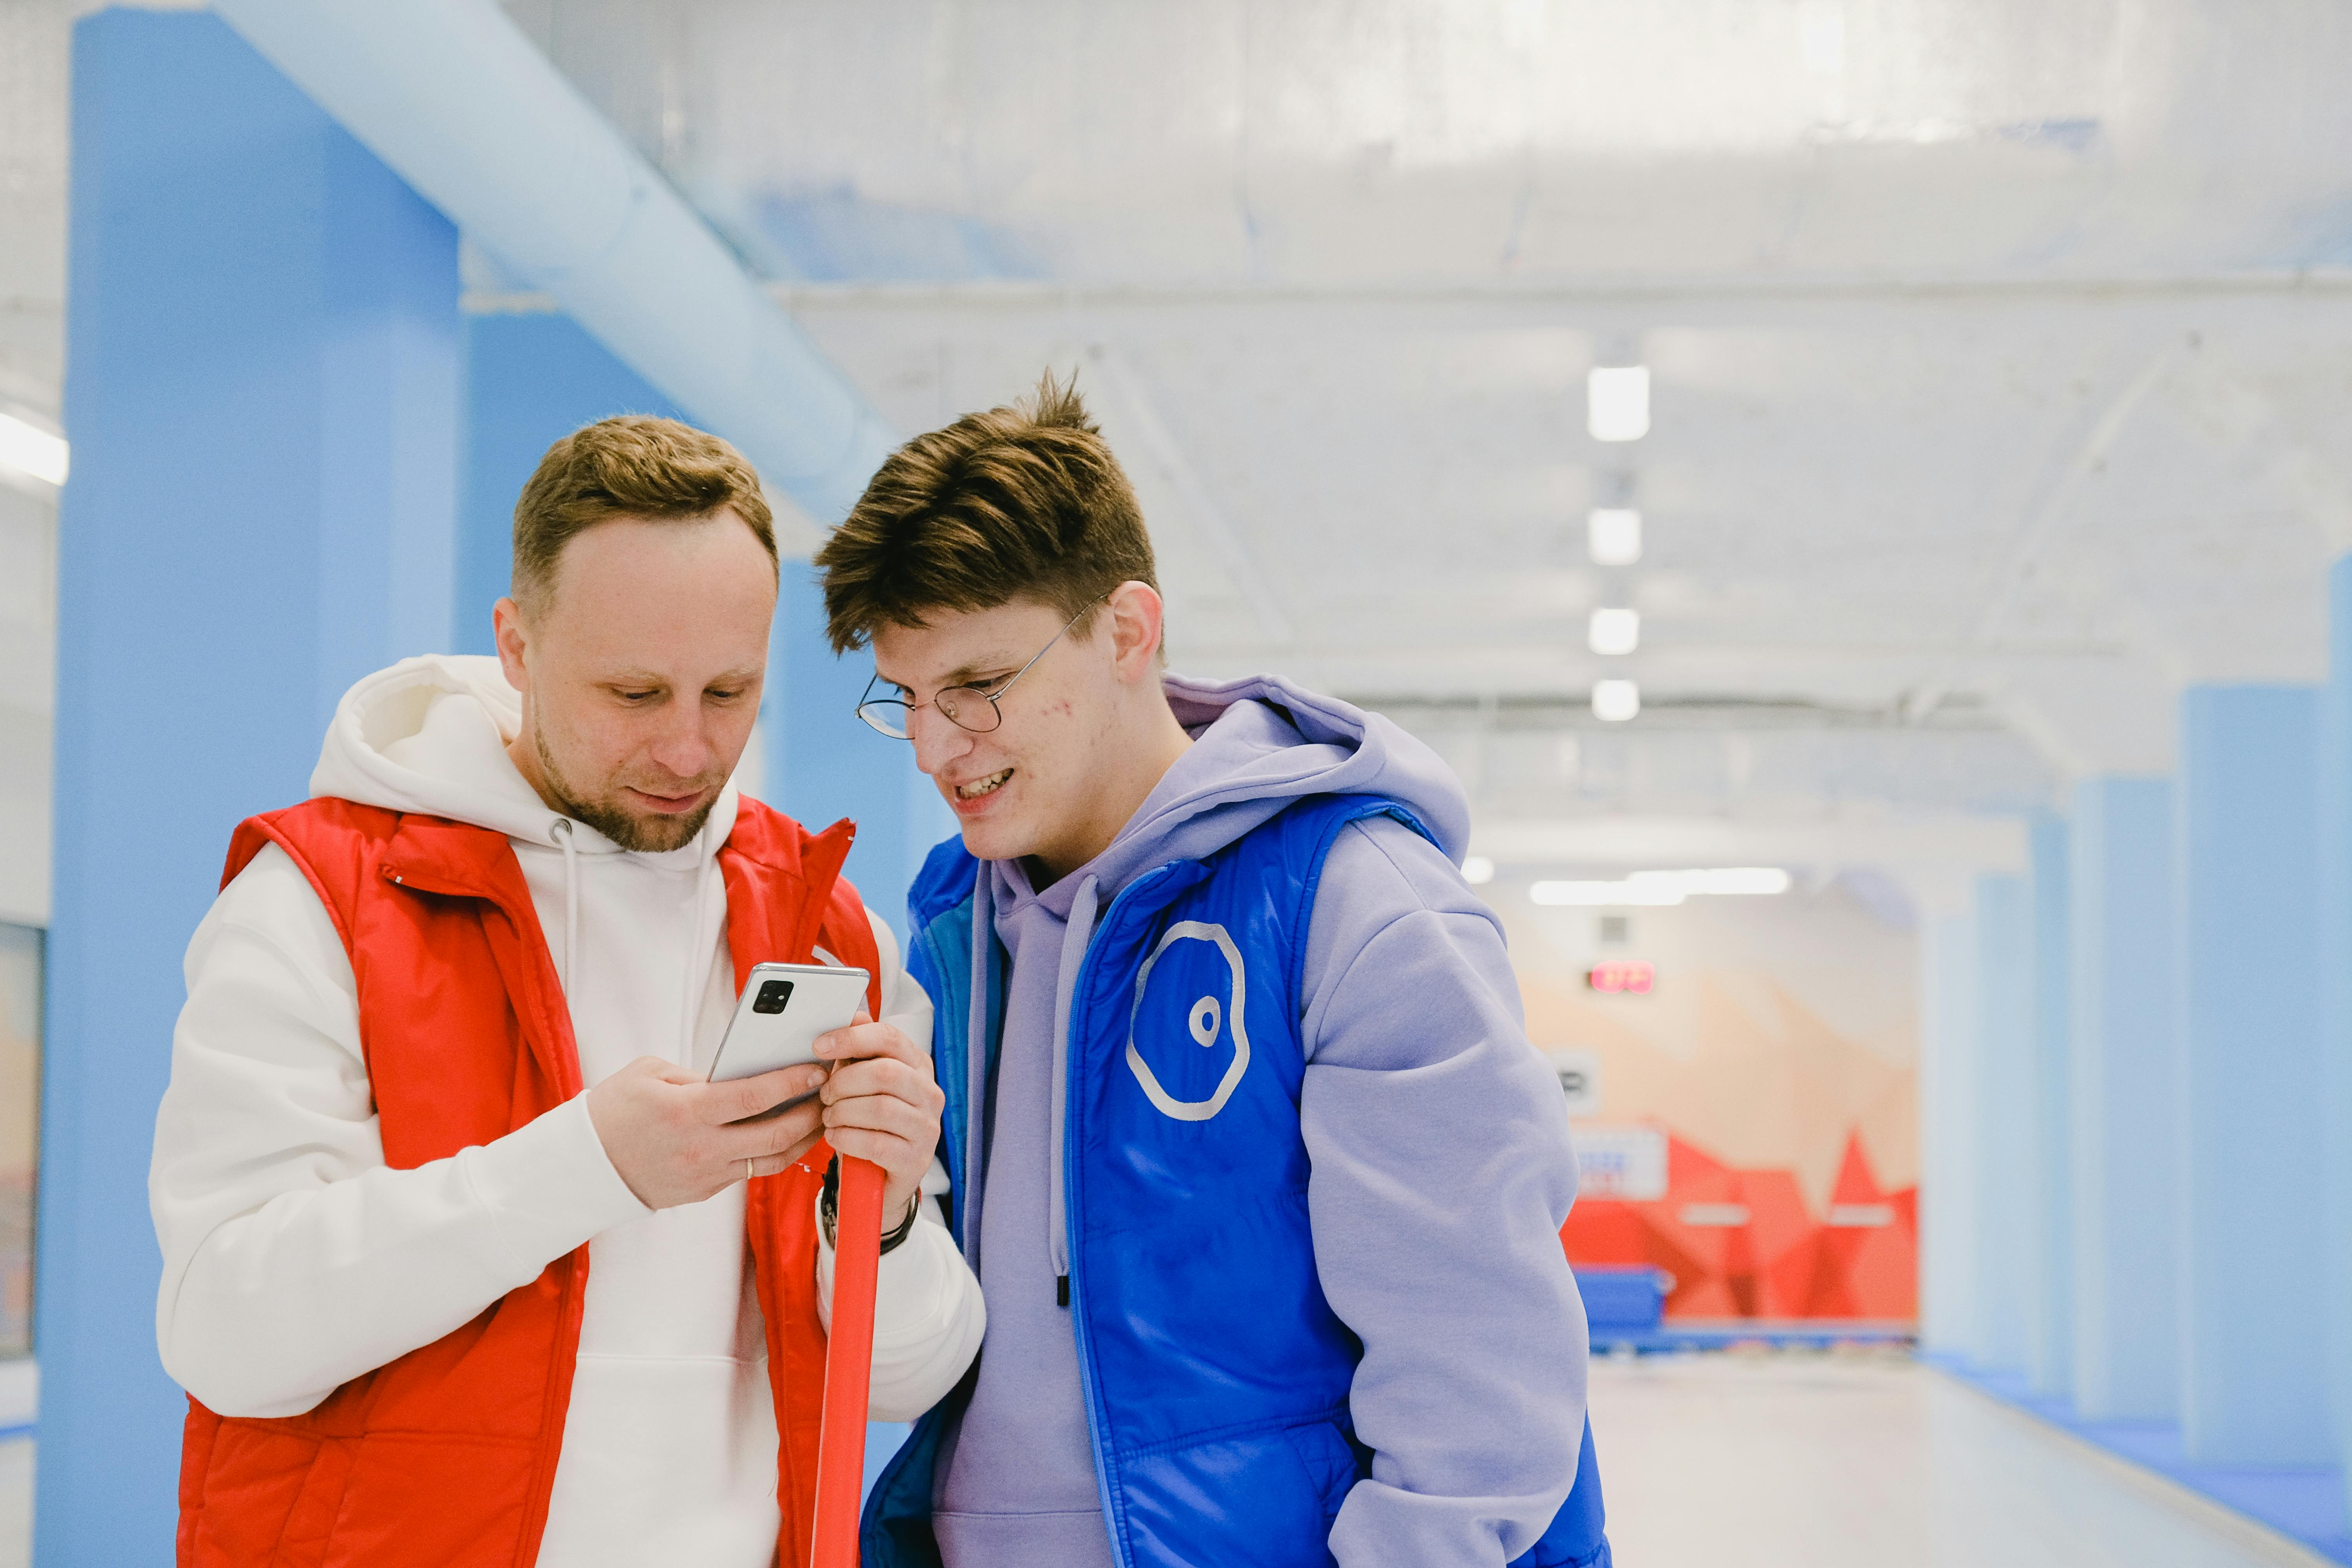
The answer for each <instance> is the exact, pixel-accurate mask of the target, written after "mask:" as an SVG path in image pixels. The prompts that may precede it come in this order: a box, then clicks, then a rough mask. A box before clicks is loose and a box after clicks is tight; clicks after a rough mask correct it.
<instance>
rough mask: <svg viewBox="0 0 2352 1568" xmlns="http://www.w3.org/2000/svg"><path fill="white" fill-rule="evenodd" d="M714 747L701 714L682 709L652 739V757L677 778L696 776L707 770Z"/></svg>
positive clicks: (715, 751)
mask: <svg viewBox="0 0 2352 1568" xmlns="http://www.w3.org/2000/svg"><path fill="white" fill-rule="evenodd" d="M681 706H683V705H681ZM718 750H719V748H718V747H717V746H716V745H714V744H713V743H712V742H711V737H710V735H709V728H708V721H707V720H706V718H705V717H704V715H702V714H700V713H698V712H692V711H682V712H680V713H678V714H677V716H676V717H675V718H673V719H672V721H670V722H669V723H667V724H665V725H664V726H662V732H661V735H660V737H659V738H658V739H656V741H655V742H654V747H653V758H654V761H655V762H656V763H660V764H661V765H662V766H663V767H664V768H665V769H667V771H668V772H670V773H674V774H676V775H677V777H679V778H681V779H691V778H699V777H700V776H701V775H702V774H703V773H706V772H708V771H709V767H710V759H711V758H712V757H713V756H714V755H716V754H717V752H718Z"/></svg>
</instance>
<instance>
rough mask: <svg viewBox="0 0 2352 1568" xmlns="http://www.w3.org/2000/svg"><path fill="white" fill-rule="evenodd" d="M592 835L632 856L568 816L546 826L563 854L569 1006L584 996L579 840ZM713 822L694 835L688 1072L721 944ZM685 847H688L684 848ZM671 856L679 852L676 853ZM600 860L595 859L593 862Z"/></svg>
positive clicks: (683, 1019) (684, 1031) (682, 1051)
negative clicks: (713, 884) (714, 915)
mask: <svg viewBox="0 0 2352 1568" xmlns="http://www.w3.org/2000/svg"><path fill="white" fill-rule="evenodd" d="M583 833H585V834H591V835H593V837H594V842H595V843H596V844H598V845H600V846H602V847H604V848H606V849H608V850H611V851H613V852H616V853H623V854H625V853H628V851H625V850H622V849H621V848H620V846H618V845H616V844H614V843H613V841H612V840H611V839H609V838H606V837H604V836H603V835H601V834H596V833H595V830H594V829H593V828H589V827H584V826H582V825H580V824H579V823H576V822H574V821H572V819H571V818H570V817H568V816H557V817H553V818H551V819H550V820H549V823H548V826H547V838H548V842H549V843H550V844H551V845H552V846H554V847H560V848H561V849H562V851H563V959H562V963H561V964H559V965H558V967H557V970H556V974H557V977H558V978H559V979H560V980H561V981H562V985H563V997H564V1000H565V1001H566V1002H573V1001H576V1000H577V999H578V997H579V985H578V976H579V974H580V973H581V959H582V957H583V950H582V947H581V943H580V877H581V868H582V866H583V858H582V855H581V843H580V837H581V835H582V834H583ZM709 836H710V824H709V822H708V821H706V822H705V823H704V824H703V825H702V828H701V831H700V832H698V833H697V834H696V835H695V837H694V839H693V842H692V844H691V846H690V847H691V848H692V849H693V851H694V929H693V935H692V938H691V940H690V941H689V942H688V945H687V949H686V975H685V983H684V984H683V985H682V986H681V987H680V990H679V994H678V1016H677V1039H678V1051H679V1061H678V1065H679V1066H681V1067H685V1068H692V1067H693V1066H694V1051H695V1037H694V1034H695V1031H694V1025H695V1015H696V1013H697V1011H698V1004H699V1003H700V1001H701V998H702V990H703V987H704V986H705V985H706V984H709V980H708V977H709V973H710V958H709V952H710V948H711V944H712V943H713V942H717V941H718V940H719V933H718V931H716V930H715V929H713V928H712V925H711V921H710V913H709V910H710V879H712V878H713V877H716V876H719V874H720V873H719V857H718V856H717V855H715V854H713V853H710V852H709V851H710V845H709ZM686 847H688V846H684V845H682V846H680V848H686ZM667 853H670V854H676V853H677V850H671V851H668V852H667ZM596 858H598V857H596V856H594V855H591V856H589V857H587V859H588V860H590V861H593V860H594V859H596Z"/></svg>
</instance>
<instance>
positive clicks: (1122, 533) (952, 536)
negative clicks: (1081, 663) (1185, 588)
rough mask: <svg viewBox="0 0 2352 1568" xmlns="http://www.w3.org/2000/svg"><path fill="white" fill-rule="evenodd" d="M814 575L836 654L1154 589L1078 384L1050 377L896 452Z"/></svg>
mask: <svg viewBox="0 0 2352 1568" xmlns="http://www.w3.org/2000/svg"><path fill="white" fill-rule="evenodd" d="M816 566H817V569H818V571H819V572H821V573H822V574H824V615H825V632H826V635H827V636H828V637H831V638H832V639H833V647H834V651H835V653H845V652H846V651H848V650H849V649H851V648H853V647H864V646H865V645H866V643H868V642H870V641H871V640H872V639H873V637H874V633H875V631H876V630H877V628H878V627H881V626H923V625H925V624H927V623H926V622H925V620H924V617H925V616H927V615H929V614H932V613H934V612H937V611H940V610H957V611H971V610H988V609H993V608H995V607H996V606H997V605H1008V604H1011V603H1013V601H1015V600H1018V599H1025V600H1031V601H1034V602H1036V603H1040V604H1046V605H1054V606H1055V607H1056V608H1058V609H1059V610H1061V611H1062V613H1063V614H1064V615H1065V616H1078V614H1079V612H1080V611H1082V610H1086V609H1087V607H1088V606H1089V605H1092V604H1093V603H1094V602H1095V601H1096V600H1097V599H1099V598H1101V597H1102V596H1103V595H1106V594H1108V593H1109V592H1110V591H1111V590H1112V589H1114V588H1116V587H1118V585H1119V584H1121V583H1127V582H1141V583H1149V584H1151V585H1152V587H1154V588H1155V589H1156V588H1158V587H1159V585H1160V579H1159V575H1158V569H1157V568H1156V567H1155V566H1154V565H1153V563H1152V559H1151V536H1150V533H1149V532H1147V531H1145V529H1144V526H1143V511H1142V509H1141V508H1140V507H1139V506H1138V505H1137V504H1136V500H1135V489H1134V487H1133V486H1131V485H1129V483H1128V481H1127V475H1126V473H1125V472H1124V471H1123V470H1122V469H1121V468H1119V466H1118V458H1114V457H1112V456H1111V451H1110V446H1109V443H1108V442H1106V441H1105V440H1104V439H1103V437H1102V431H1101V430H1100V429H1099V428H1098V427H1097V426H1096V425H1095V422H1094V421H1093V420H1092V419H1091V418H1089V417H1087V409H1086V405H1085V403H1083V402H1082V401H1081V400H1080V399H1079V397H1078V391H1077V378H1076V375H1075V374H1073V375H1072V376H1071V377H1070V379H1069V380H1068V381H1066V382H1062V381H1056V380H1055V378H1054V375H1053V374H1052V373H1051V372H1048V373H1047V374H1046V375H1045V378H1044V380H1042V381H1041V382H1039V383H1038V385H1037V390H1036V392H1035V394H1034V395H1032V396H1031V397H1029V398H1028V399H1026V400H1025V401H1024V402H1021V403H1017V404H1014V405H1010V406H1007V407H999V408H992V409H990V410H988V412H986V413H985V414H967V415H965V416H963V417H962V418H961V419H959V420H957V421H956V422H955V423H954V424H952V425H950V426H947V427H946V428H945V429H940V430H934V431H932V432H931V433H930V434H929V435H927V436H918V437H915V438H914V439H913V440H911V441H909V442H908V443H907V444H906V445H905V446H904V447H899V448H898V451H896V452H894V453H892V454H891V456H890V458H889V460H888V461H887V462H886V463H884V464H883V465H882V468H881V470H880V471H879V472H878V473H877V474H876V475H875V476H874V479H873V481H872V482H871V483H870V484H868V485H867V486H866V493H865V495H863V496H862V497H860V498H859V499H858V502H857V504H856V506H855V507H853V508H851V509H850V512H849V516H848V517H847V518H846V519H845V520H844V521H843V522H842V524H841V526H840V527H839V528H836V529H835V530H834V531H833V537H831V538H830V539H828V540H826V541H825V543H824V549H822V550H820V551H818V552H817V553H816ZM1088 618H1089V619H1091V616H1088ZM1076 629H1077V631H1078V633H1079V635H1081V636H1083V635H1084V634H1085V632H1086V630H1087V626H1085V625H1083V624H1081V625H1080V626H1078V627H1077V628H1076Z"/></svg>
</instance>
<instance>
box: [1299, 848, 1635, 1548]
mask: <svg viewBox="0 0 2352 1568" xmlns="http://www.w3.org/2000/svg"><path fill="white" fill-rule="evenodd" d="M1304 1032H1305V1037H1306V1040H1307V1052H1308V1058H1307V1072H1306V1081H1305V1084H1304V1087H1303V1088H1302V1089H1301V1104H1300V1116H1301V1120H1302V1122H1303V1125H1304V1128H1305V1131H1306V1138H1307V1151H1308V1153H1309V1155H1310V1157H1311V1158H1312V1160H1313V1162H1314V1173H1313V1175H1312V1177H1311V1179H1310V1184H1309V1187H1308V1205H1309V1208H1310V1211H1311V1213H1312V1215H1313V1220H1314V1228H1315V1258H1316V1266H1317V1268H1318V1270H1319V1272H1320V1273H1321V1276H1322V1280H1323V1289H1324V1294H1325V1295H1326V1296H1327V1297H1328V1300H1330V1303H1331V1306H1332V1309H1333V1310H1335V1311H1337V1312H1338V1313H1339V1317H1340V1318H1341V1319H1342V1320H1343V1321H1345V1322H1346V1323H1347V1324H1348V1326H1349V1328H1350V1329H1352V1330H1353V1331H1355V1332H1356V1334H1357V1335H1358V1336H1359V1337H1360V1339H1361V1340H1362V1341H1363V1342H1364V1358H1363V1361H1362V1363H1361V1364H1360V1366H1359V1367H1358V1368H1357V1371H1356V1380H1355V1385H1354V1389H1353V1391H1352V1393H1351V1394H1350V1396H1349V1405H1350V1408H1351V1410H1352V1413H1353V1415H1354V1418H1355V1424H1356V1435H1357V1437H1358V1439H1359V1440H1360V1441H1361V1442H1363V1443H1364V1444H1366V1445H1367V1446H1369V1447H1370V1448H1371V1449H1372V1473H1371V1476H1370V1478H1369V1479H1365V1480H1362V1481H1360V1482H1358V1483H1357V1485H1356V1488H1355V1489H1354V1490H1353V1491H1352V1492H1350V1493H1349V1497H1348V1500H1347V1503H1346V1505H1345V1506H1344V1507H1343V1508H1342V1509H1341V1510H1340V1512H1339V1521H1338V1523H1337V1524H1336V1525H1335V1526H1334V1527H1333V1529H1332V1531H1331V1552H1332V1555H1333V1556H1334V1557H1335V1558H1337V1559H1338V1561H1339V1564H1340V1568H1371V1565H1372V1564H1375V1563H1378V1564H1381V1565H1383V1568H1413V1565H1423V1564H1425V1565H1427V1568H1438V1565H1440V1564H1443V1565H1444V1568H1462V1565H1464V1564H1468V1563H1495V1564H1502V1563H1508V1562H1510V1561H1511V1560H1512V1559H1514V1558H1516V1557H1517V1556H1518V1555H1519V1554H1520V1553H1522V1552H1525V1551H1527V1550H1528V1548H1529V1547H1530V1546H1532V1545H1533V1544H1534V1543H1535V1542H1536V1540H1537V1538H1538V1536H1540V1535H1541V1534H1542V1533H1543V1531H1544V1530H1545V1528H1546V1526H1548V1525H1549V1523H1550V1522H1551V1520H1552V1516H1553V1515H1554V1514H1555V1513H1556V1512H1558V1510H1559V1506H1560V1504H1561V1502H1562V1501H1563V1500H1565V1499H1566V1498H1567V1496H1568V1491H1569V1487H1570V1481H1571V1480H1572V1479H1573V1478H1574V1476H1575V1474H1576V1467H1577V1457H1578V1445H1579V1443H1580V1436H1581V1433H1582V1429H1583V1425H1584V1401H1585V1360H1586V1353H1587V1349H1588V1345H1587V1340H1586V1330H1585V1321H1584V1308H1583V1304H1582V1302H1581V1300H1580V1299H1579V1298H1578V1295H1577V1290H1576V1280H1575V1276H1574V1275H1573V1274H1572V1273H1571V1272H1570V1268H1569V1266H1568V1262H1567V1259H1566V1258H1565V1257H1563V1255H1562V1254H1561V1251H1560V1244H1559V1227H1560V1226H1561V1225H1562V1224H1563V1223H1565V1222H1566V1220H1567V1217H1568V1209H1569V1205H1570V1203H1571V1202H1572V1201H1574V1199H1575V1196H1576V1161H1575V1156H1574V1153H1573V1152H1572V1151H1571V1149H1570V1144H1569V1128H1568V1116H1567V1111H1566V1109H1565V1106H1564V1104H1563V1102H1562V1100H1561V1098H1560V1092H1559V1081H1558V1080H1557V1079H1555V1078H1554V1077H1553V1075H1552V1073H1551V1072H1550V1070H1549V1068H1548V1067H1547V1065H1546V1063H1545V1062H1544V1060H1543V1058H1541V1057H1540V1056H1539V1055H1538V1053H1537V1052H1536V1050H1535V1049H1534V1047H1531V1046H1530V1045H1529V1044H1528V1038H1527V1033H1526V1028H1525V1026H1524V1023H1523V1021H1522V1014H1521V1008H1520V1002H1519V992H1518V985H1517V980H1516V979H1515V978H1514V976H1513V975H1512V973H1511V966H1510V961H1509V958H1508V956H1507V954H1506V952H1505V951H1504V945H1503V933H1502V931H1501V929H1500V927H1499V926H1498V925H1497V924H1496V921H1495V917H1494V916H1493V914H1492V913H1491V912H1490V911H1488V910H1487V909H1486V907H1485V905H1483V904H1481V903H1480V902H1479V901H1478V900H1477V899H1476V898H1475V896H1474V895H1473V894H1472V893H1471V891H1470V889H1469V888H1468V886H1467V885H1466V884H1465V883H1464V881H1463V880H1462V878H1461V874H1460V873H1459V872H1458V871H1456V870H1455V869H1454V865H1453V863H1452V862H1451V861H1449V860H1448V859H1447V858H1445V857H1444V854H1443V853H1441V852H1440V851H1439V850H1438V849H1437V848H1436V847H1434V846H1433V845H1432V844H1430V843H1429V842H1428V841H1427V840H1426V839H1424V838H1423V837H1420V836H1419V835H1417V834H1415V833H1413V832H1412V830H1411V829H1409V828H1407V827H1405V826H1402V824H1399V823H1397V822H1395V821H1393V820H1391V819H1386V818H1374V819H1370V820H1368V821H1365V822H1362V823H1359V824H1357V825H1355V826H1350V827H1349V828H1348V829H1347V830H1346V831H1345V832H1344V833H1343V834H1342V835H1341V836H1340V837H1339V840H1338V841H1337V842H1336V843H1335V844H1334V845H1333V846H1332V848H1331V853H1330V857H1329V858H1328V860H1327V862H1326V863H1325V868H1324V873H1323V880H1322V883H1321V886H1320V888H1319V889H1318V893H1317V896H1316V903H1315V910H1314V915H1313V918H1312V921H1311V924H1310V926H1309V935H1308V943H1307V966H1306V1018H1305V1030H1304Z"/></svg>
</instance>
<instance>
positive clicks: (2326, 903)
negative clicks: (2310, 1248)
mask: <svg viewBox="0 0 2352 1568" xmlns="http://www.w3.org/2000/svg"><path fill="white" fill-rule="evenodd" d="M2327 596H2328V676H2327V685H2326V688H2325V689H2323V690H2322V691H2321V693H2320V717H2319V815H2318V821H2317V829H2316V830H2317V833H2318V841H2319V931H2318V942H2319V980H2320V992H2319V1002H2320V1090H2321V1100H2322V1106H2323V1116H2322V1121H2321V1136H2322V1139H2323V1142H2324V1145H2325V1147H2326V1160H2327V1164H2326V1173H2325V1180H2326V1202H2325V1204H2324V1205H2323V1206H2322V1210H2321V1213H2322V1215H2323V1221H2322V1228H2323V1230H2324V1232H2325V1235H2326V1250H2327V1257H2326V1269H2325V1274H2324V1279H2325V1280H2326V1300H2325V1302H2324V1304H2323V1307H2322V1311H2323V1313H2324V1315H2325V1317H2326V1321H2328V1322H2329V1323H2331V1324H2334V1325H2335V1326H2336V1332H2335V1333H2334V1334H2333V1335H2332V1336H2331V1341H2330V1343H2329V1346H2328V1352H2329V1355H2328V1362H2329V1367H2328V1370H2329V1378H2328V1391H2329V1403H2330V1405H2331V1406H2332V1412H2333V1415H2334V1417H2335V1421H2334V1425H2335V1432H2336V1452H2337V1453H2338V1454H2339V1455H2342V1456H2344V1457H2346V1458H2347V1459H2352V555H2347V556H2346V557H2345V558H2343V559H2342V560H2340V561H2338V562H2336V565H2335V567H2334V569H2333V570H2332V571H2330V572H2329V574H2328V578H2327ZM2345 1474H2346V1479H2347V1482H2352V1463H2347V1464H2346V1466H2345Z"/></svg>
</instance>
